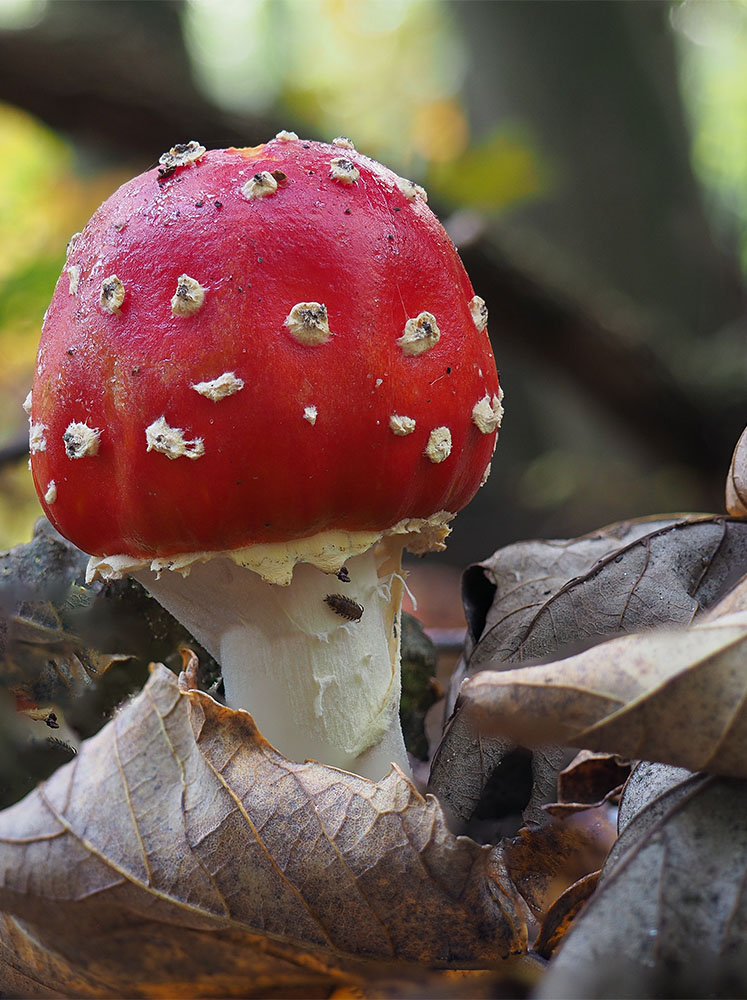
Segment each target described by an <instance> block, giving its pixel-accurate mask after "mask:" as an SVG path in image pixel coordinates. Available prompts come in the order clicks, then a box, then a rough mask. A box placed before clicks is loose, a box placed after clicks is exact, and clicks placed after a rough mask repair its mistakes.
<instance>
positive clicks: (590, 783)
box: [558, 750, 630, 805]
mask: <svg viewBox="0 0 747 1000" xmlns="http://www.w3.org/2000/svg"><path fill="white" fill-rule="evenodd" d="M629 774H630V761H624V760H620V758H619V757H617V756H616V755H615V754H609V753H594V752H593V751H592V750H581V751H579V753H577V754H576V756H575V757H574V758H573V760H572V761H571V762H570V764H569V765H568V766H567V767H565V768H564V769H563V770H562V771H561V772H560V774H559V775H558V802H573V803H578V804H580V803H584V804H586V805H600V804H601V802H602V801H603V800H604V799H605V798H606V797H607V796H608V795H609V794H610V792H612V791H614V790H615V789H617V788H619V787H620V786H621V785H623V784H624V783H625V781H626V780H627V778H628V775H629Z"/></svg>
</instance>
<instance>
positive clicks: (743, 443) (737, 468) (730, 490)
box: [726, 429, 747, 517]
mask: <svg viewBox="0 0 747 1000" xmlns="http://www.w3.org/2000/svg"><path fill="white" fill-rule="evenodd" d="M726 509H727V510H728V511H729V513H730V514H734V515H735V517H744V516H745V515H746V514H747V429H745V430H744V431H743V432H742V436H741V437H740V439H739V441H737V446H736V448H735V449H734V454H733V456H732V459H731V466H730V467H729V474H728V475H727V477H726Z"/></svg>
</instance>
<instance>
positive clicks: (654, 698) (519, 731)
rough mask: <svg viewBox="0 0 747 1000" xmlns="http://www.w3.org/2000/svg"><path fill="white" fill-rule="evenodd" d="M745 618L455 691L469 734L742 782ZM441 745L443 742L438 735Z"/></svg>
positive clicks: (746, 752) (612, 646)
mask: <svg viewBox="0 0 747 1000" xmlns="http://www.w3.org/2000/svg"><path fill="white" fill-rule="evenodd" d="M746 656H747V612H744V611H743V612H737V613H735V614H732V615H724V616H722V617H719V618H715V619H712V620H709V621H707V622H703V623H702V624H700V625H696V626H693V627H691V628H689V629H684V630H679V631H672V630H663V631H654V632H648V633H644V634H642V635H632V636H623V637H620V638H618V639H613V640H611V641H609V642H606V643H603V644H601V645H599V646H595V647H593V648H592V649H589V650H586V651H585V652H584V653H580V654H578V655H577V656H572V657H569V658H568V659H565V660H559V661H557V662H555V663H551V664H546V665H541V666H535V667H524V668H520V669H515V670H510V671H501V672H493V671H485V672H483V673H481V674H478V675H477V676H476V677H474V678H472V679H471V680H469V681H466V682H465V684H464V686H463V687H462V695H461V699H462V704H461V708H460V714H462V715H465V716H466V717H467V718H468V719H469V720H470V722H471V724H472V727H473V729H474V731H475V732H479V733H488V734H490V733H495V734H499V735H500V736H501V737H503V738H506V737H507V738H510V739H513V740H516V741H517V742H520V743H522V744H524V745H528V746H532V745H543V744H546V743H548V742H556V743H561V744H563V745H564V746H574V747H583V748H586V749H589V750H604V751H609V752H610V753H617V754H620V755H622V756H625V757H629V758H631V759H643V760H657V761H663V762H665V763H671V764H675V765H677V766H680V767H687V768H689V769H690V770H696V771H709V772H712V773H715V774H723V775H727V776H733V777H747V675H746V674H745V670H744V663H745V657H746ZM447 739H448V736H447Z"/></svg>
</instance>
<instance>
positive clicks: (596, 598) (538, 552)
mask: <svg viewBox="0 0 747 1000" xmlns="http://www.w3.org/2000/svg"><path fill="white" fill-rule="evenodd" d="M483 566H484V567H485V570H486V572H488V573H489V574H490V577H491V579H492V580H493V581H494V583H495V586H496V592H495V597H494V600H493V604H492V607H491V608H490V611H489V612H488V614H487V616H486V619H485V629H484V631H483V633H482V637H481V639H480V641H479V642H478V643H477V645H476V647H475V648H474V650H473V651H472V653H471V655H470V657H469V661H468V664H467V672H468V674H471V675H473V674H475V673H476V672H477V671H479V670H483V669H492V670H500V669H507V668H508V665H509V664H514V663H527V662H538V661H540V660H543V661H546V660H548V659H550V658H552V659H557V658H558V657H560V656H567V655H570V654H572V653H576V652H579V651H581V650H582V649H585V648H588V647H589V646H590V645H592V644H594V643H598V642H600V641H601V639H603V638H605V637H609V636H612V635H615V634H617V633H620V632H623V633H631V632H642V631H643V630H644V629H650V628H655V627H658V626H662V625H666V624H683V625H687V624H690V622H691V621H692V620H693V618H694V617H695V615H696V614H697V613H698V612H701V611H702V610H703V609H705V608H708V607H710V606H711V605H712V604H714V603H715V602H716V601H717V600H718V599H720V597H721V596H722V595H723V594H725V593H727V592H728V591H729V590H730V589H731V588H732V587H733V586H734V584H735V583H736V581H737V580H738V579H739V578H740V577H741V576H742V575H744V573H745V571H747V522H745V521H741V520H738V519H734V518H728V517H699V518H698V517H696V516H695V515H688V519H686V520H679V521H674V522H672V521H661V520H659V521H656V520H654V521H650V520H646V521H633V522H623V523H622V524H620V525H613V526H612V527H611V528H605V529H602V530H601V531H600V532H598V533H597V534H595V535H590V536H585V537H583V538H578V539H573V540H570V541H553V542H523V543H519V544H517V545H511V546H508V548H506V549H501V550H500V551H499V552H497V553H496V554H495V556H493V558H492V560H490V561H489V562H488V563H485V564H483ZM503 664H505V665H506V666H502V665H503Z"/></svg>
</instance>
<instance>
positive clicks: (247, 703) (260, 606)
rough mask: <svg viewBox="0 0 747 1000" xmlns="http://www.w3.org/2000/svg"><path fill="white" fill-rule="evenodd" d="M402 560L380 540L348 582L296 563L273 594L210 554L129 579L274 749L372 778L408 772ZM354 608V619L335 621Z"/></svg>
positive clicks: (394, 546) (272, 587) (355, 564)
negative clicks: (206, 662)
mask: <svg viewBox="0 0 747 1000" xmlns="http://www.w3.org/2000/svg"><path fill="white" fill-rule="evenodd" d="M401 551H402V550H401V544H400V543H396V542H394V541H391V540H387V541H385V542H381V543H379V545H377V546H375V547H374V548H372V549H369V550H368V551H367V552H365V553H363V554H362V555H359V556H355V557H354V558H352V559H350V560H349V561H348V562H347V563H346V570H347V575H348V576H349V578H350V581H349V582H341V581H340V580H339V579H338V578H337V577H336V576H335V575H333V574H329V573H324V572H322V571H321V570H319V569H317V568H316V567H314V566H311V565H308V564H305V563H302V564H299V565H297V566H296V567H295V570H294V573H293V579H292V582H291V583H290V584H289V585H288V586H287V587H283V586H278V585H276V584H270V583H266V582H264V581H263V580H262V578H261V577H260V576H258V575H257V574H256V573H254V572H252V571H251V570H248V569H245V568H243V567H240V566H238V565H236V563H234V562H233V561H232V560H231V559H229V558H220V557H216V558H213V559H211V560H210V561H209V562H206V563H200V564H198V565H196V566H193V567H192V570H191V572H190V574H189V576H187V577H184V576H181V575H180V574H179V573H176V572H165V573H163V574H162V575H161V576H160V577H158V578H157V577H156V576H155V575H154V574H153V573H152V572H150V571H147V570H145V571H140V572H139V573H137V574H136V577H137V579H138V580H139V581H140V582H141V583H142V584H143V586H145V587H146V588H147V589H148V590H149V591H150V592H151V593H152V594H153V596H154V597H155V598H156V600H158V601H159V603H160V604H162V605H163V606H164V607H165V608H167V609H168V610H169V611H170V612H171V613H172V614H173V615H174V616H175V617H176V618H178V619H179V620H180V621H181V622H182V623H183V624H184V625H185V626H186V627H187V628H188V629H189V630H190V631H191V632H192V634H193V635H194V636H195V638H196V639H197V640H198V641H199V642H201V643H202V645H203V646H205V648H206V649H207V650H208V651H209V652H210V653H211V654H212V655H213V656H214V657H215V658H216V659H217V660H218V662H219V663H220V664H221V668H222V671H223V681H224V685H225V690H226V702H227V704H228V705H229V706H230V707H232V708H243V709H246V710H247V711H249V712H251V714H252V716H253V717H254V720H255V722H256V723H257V725H258V727H259V729H260V731H261V732H262V734H263V735H264V736H265V738H266V739H267V740H269V742H270V743H272V744H273V746H275V747H276V748H277V749H278V750H279V751H281V752H282V753H283V754H284V755H285V756H287V757H289V758H290V759H292V760H299V761H301V760H305V759H307V758H313V759H316V760H318V761H320V762H321V763H323V764H329V765H332V766H334V767H339V768H344V769H346V770H350V771H355V772H357V773H358V774H361V775H362V776H363V777H367V778H371V779H373V780H378V779H380V778H381V777H383V775H384V774H385V773H386V772H387V770H388V769H389V766H390V764H391V763H392V762H394V763H396V764H397V765H398V766H399V767H401V768H402V769H403V770H405V771H406V772H408V771H409V765H408V762H407V753H406V751H405V746H404V741H403V738H402V730H401V727H400V721H399V699H400V656H399V646H400V641H399V634H400V607H401V601H402V592H403V580H402V575H401ZM335 595H340V596H341V597H342V598H345V599H346V601H350V602H354V603H350V604H347V603H346V602H344V601H340V600H338V598H337V597H336V596H335ZM330 596H332V598H333V599H332V601H331V605H333V606H330V602H327V601H326V600H325V598H327V597H330ZM356 605H357V608H356ZM358 609H362V613H361V614H360V618H359V619H358V620H351V618H349V617H344V614H343V613H344V612H347V613H348V614H352V615H357V614H358V613H359V612H358ZM341 612H342V613H341Z"/></svg>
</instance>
